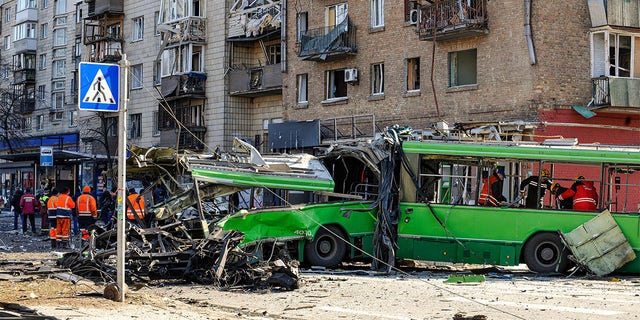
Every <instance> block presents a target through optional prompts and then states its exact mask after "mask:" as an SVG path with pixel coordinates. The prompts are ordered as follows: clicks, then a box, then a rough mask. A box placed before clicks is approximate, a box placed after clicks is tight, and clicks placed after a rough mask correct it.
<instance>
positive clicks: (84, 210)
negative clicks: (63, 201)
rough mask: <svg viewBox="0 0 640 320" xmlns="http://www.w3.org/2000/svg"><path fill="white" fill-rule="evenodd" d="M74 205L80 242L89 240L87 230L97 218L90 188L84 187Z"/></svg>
mask: <svg viewBox="0 0 640 320" xmlns="http://www.w3.org/2000/svg"><path fill="white" fill-rule="evenodd" d="M76 203H77V205H78V224H79V225H80V234H82V240H89V232H88V230H87V228H89V226H90V225H92V224H93V223H94V222H95V219H96V218H97V217H98V208H97V205H96V198H94V197H93V196H92V195H91V187H89V186H84V188H83V189H82V195H80V196H79V197H78V199H76Z"/></svg>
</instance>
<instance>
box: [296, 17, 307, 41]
mask: <svg viewBox="0 0 640 320" xmlns="http://www.w3.org/2000/svg"><path fill="white" fill-rule="evenodd" d="M308 17H309V16H308V13H307V12H300V13H298V17H297V18H296V42H300V41H301V40H302V36H303V35H305V34H306V33H307V29H308V27H309V19H308Z"/></svg>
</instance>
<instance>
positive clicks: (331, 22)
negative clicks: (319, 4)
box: [327, 3, 349, 28]
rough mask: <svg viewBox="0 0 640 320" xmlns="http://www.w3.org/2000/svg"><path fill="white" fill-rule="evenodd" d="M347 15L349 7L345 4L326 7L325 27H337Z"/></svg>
mask: <svg viewBox="0 0 640 320" xmlns="http://www.w3.org/2000/svg"><path fill="white" fill-rule="evenodd" d="M348 13H349V6H348V5H347V4H346V3H339V4H336V5H332V6H329V7H327V27H330V28H333V27H335V26H337V25H339V24H340V23H341V22H342V21H344V19H345V18H347V14H348Z"/></svg>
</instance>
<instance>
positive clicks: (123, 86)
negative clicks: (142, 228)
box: [116, 54, 129, 302]
mask: <svg viewBox="0 0 640 320" xmlns="http://www.w3.org/2000/svg"><path fill="white" fill-rule="evenodd" d="M119 64H120V66H121V69H122V71H121V72H120V89H119V91H120V101H121V103H120V108H119V111H118V114H119V116H118V201H117V224H116V228H117V229H116V231H117V235H118V236H117V241H118V242H117V249H116V272H117V279H116V281H117V285H118V294H119V297H118V301H120V302H124V296H125V290H126V287H125V282H124V274H125V269H124V252H125V250H124V249H125V247H126V240H127V239H126V238H125V233H124V226H125V218H126V216H127V215H126V213H127V206H126V205H124V204H125V199H126V197H127V193H126V191H127V190H126V186H127V182H126V179H127V121H126V120H127V101H128V99H129V97H128V96H129V95H128V93H127V87H128V86H127V74H129V61H128V60H127V55H126V54H123V55H122V60H120V62H119Z"/></svg>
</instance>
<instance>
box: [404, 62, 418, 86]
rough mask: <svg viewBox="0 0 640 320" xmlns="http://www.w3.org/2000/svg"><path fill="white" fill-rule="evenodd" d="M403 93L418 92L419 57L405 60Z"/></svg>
mask: <svg viewBox="0 0 640 320" xmlns="http://www.w3.org/2000/svg"><path fill="white" fill-rule="evenodd" d="M405 73H406V74H405V87H404V88H405V91H406V92H419V91H420V57H413V58H407V59H405Z"/></svg>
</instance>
